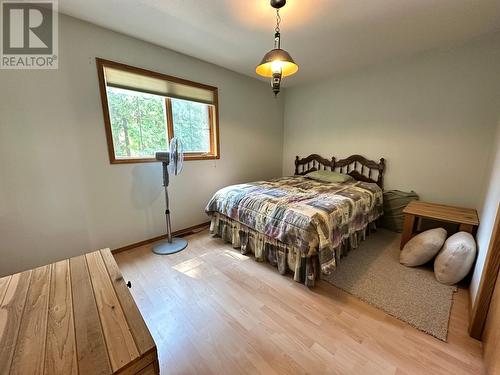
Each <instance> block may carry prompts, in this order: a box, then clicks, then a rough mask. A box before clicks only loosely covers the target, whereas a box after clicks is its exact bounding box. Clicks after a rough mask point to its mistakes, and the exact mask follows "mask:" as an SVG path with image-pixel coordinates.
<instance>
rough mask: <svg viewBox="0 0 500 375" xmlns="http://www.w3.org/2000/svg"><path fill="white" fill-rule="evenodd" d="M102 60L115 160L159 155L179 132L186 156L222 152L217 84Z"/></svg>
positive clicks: (110, 146) (193, 157) (99, 65)
mask: <svg viewBox="0 0 500 375" xmlns="http://www.w3.org/2000/svg"><path fill="white" fill-rule="evenodd" d="M96 61H97V69H98V75H99V85H100V91H101V101H102V106H103V114H104V124H105V127H106V136H107V141H108V152H109V158H110V161H111V163H137V162H150V161H155V159H154V155H155V152H156V151H160V150H166V149H168V144H169V141H170V139H172V137H174V136H175V137H177V138H178V139H180V140H181V141H182V143H183V145H184V156H185V159H186V160H201V159H218V158H219V142H218V115H217V113H218V108H217V88H216V87H212V86H207V85H203V84H200V83H195V82H191V81H187V80H183V79H180V78H175V77H170V76H166V75H164V74H160V73H155V72H150V71H147V70H144V69H140V68H134V67H131V66H128V65H123V64H119V63H115V62H112V61H107V60H102V59H96Z"/></svg>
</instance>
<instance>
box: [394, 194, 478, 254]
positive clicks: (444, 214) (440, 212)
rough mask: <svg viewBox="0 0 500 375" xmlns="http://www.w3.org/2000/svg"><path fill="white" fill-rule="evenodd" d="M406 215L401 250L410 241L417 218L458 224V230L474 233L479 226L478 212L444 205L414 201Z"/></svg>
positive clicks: (404, 211) (406, 209) (408, 206)
mask: <svg viewBox="0 0 500 375" xmlns="http://www.w3.org/2000/svg"><path fill="white" fill-rule="evenodd" d="M403 213H404V215H405V219H404V224H403V233H402V235H401V244H400V249H402V248H403V247H404V245H405V244H406V243H407V242H408V241H409V240H410V238H411V237H412V236H413V233H414V231H415V224H416V219H417V218H424V219H432V220H437V221H444V222H448V223H454V224H458V226H459V227H458V230H459V231H464V232H469V233H471V234H473V233H474V231H475V229H477V226H478V225H479V218H478V216H477V211H476V210H474V209H470V208H461V207H453V206H446V205H444V204H437V203H428V202H421V201H412V202H410V203H408V205H407V206H406V207H405V209H404V210H403Z"/></svg>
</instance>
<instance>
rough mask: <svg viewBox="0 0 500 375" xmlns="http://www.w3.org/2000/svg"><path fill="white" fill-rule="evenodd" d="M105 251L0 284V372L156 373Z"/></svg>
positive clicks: (140, 324)
mask: <svg viewBox="0 0 500 375" xmlns="http://www.w3.org/2000/svg"><path fill="white" fill-rule="evenodd" d="M158 373H159V367H158V357H157V353H156V345H155V343H154V341H153V339H152V337H151V335H150V333H149V331H148V328H147V326H146V324H145V323H144V320H143V319H142V316H141V314H140V312H139V309H138V308H137V306H136V304H135V302H134V300H133V299H132V295H131V294H130V292H129V290H128V288H127V284H126V283H125V281H124V280H123V277H122V274H121V272H120V270H119V268H118V266H117V264H116V262H115V260H114V258H113V256H112V255H111V252H110V250H109V249H105V250H100V251H95V252H93V253H89V254H86V255H82V256H78V257H75V258H71V259H67V260H63V261H60V262H56V263H52V264H49V265H46V266H43V267H38V268H35V269H33V270H28V271H25V272H21V273H17V274H14V275H10V276H6V277H3V278H1V279H0V374H30V375H31V374H51V375H52V374H64V375H66V374H81V375H87V374H89V375H90V374H92V375H94V374H103V375H105V374H142V375H145V374H158Z"/></svg>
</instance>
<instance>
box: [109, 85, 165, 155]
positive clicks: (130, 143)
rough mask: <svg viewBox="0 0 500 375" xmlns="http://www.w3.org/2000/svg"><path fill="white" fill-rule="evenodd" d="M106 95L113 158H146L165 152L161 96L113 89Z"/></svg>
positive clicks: (163, 109)
mask: <svg viewBox="0 0 500 375" xmlns="http://www.w3.org/2000/svg"><path fill="white" fill-rule="evenodd" d="M107 94H108V106H109V116H110V118H111V128H112V133H113V144H114V147H115V155H116V156H117V157H149V156H154V153H155V151H159V150H166V149H167V126H166V113H165V100H164V98H163V97H161V96H156V95H150V94H144V93H141V92H136V91H129V90H123V89H118V88H114V87H107Z"/></svg>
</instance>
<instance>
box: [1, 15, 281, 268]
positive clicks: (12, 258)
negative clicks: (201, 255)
mask: <svg viewBox="0 0 500 375" xmlns="http://www.w3.org/2000/svg"><path fill="white" fill-rule="evenodd" d="M59 35H60V41H59V45H60V60H59V69H58V70H56V71H5V70H2V71H0V87H1V90H0V113H1V116H0V239H1V240H0V275H4V274H7V273H11V272H15V271H19V270H22V269H26V268H29V267H33V266H36V265H40V264H43V263H46V262H49V261H54V260H56V259H61V258H65V257H69V256H72V255H75V254H80V253H82V252H85V251H88V250H91V249H95V248H100V247H111V248H116V247H119V246H123V245H126V244H130V243H133V242H137V241H141V240H144V239H147V238H150V237H153V236H157V235H160V234H162V233H163V232H164V217H163V209H164V208H163V207H164V200H163V191H162V187H161V168H160V165H159V164H156V163H154V164H131V165H110V164H109V161H108V156H107V148H106V141H105V134H104V125H103V119H102V109H101V104H100V98H99V91H98V85H97V74H96V67H95V57H96V56H98V57H103V58H106V59H110V60H115V61H119V62H124V63H127V64H130V65H134V66H139V67H143V68H146V69H151V70H156V71H159V72H162V73H166V74H171V75H174V76H178V77H182V78H188V79H191V80H194V81H198V82H202V83H206V84H210V85H214V86H218V87H219V102H220V140H221V159H220V160H219V161H190V162H187V163H186V164H185V169H184V171H183V173H182V174H181V175H180V176H178V177H174V178H172V180H171V188H170V194H171V198H172V199H171V206H172V207H171V208H172V211H173V227H174V229H179V228H183V227H188V226H191V225H195V224H198V223H201V222H204V221H207V217H206V215H205V213H204V211H203V209H204V206H205V204H206V202H207V201H208V199H209V197H210V196H211V194H212V193H213V192H214V191H215V190H216V189H218V188H219V187H222V186H224V185H228V184H232V183H237V182H243V181H249V180H255V179H263V178H269V177H275V176H278V175H280V174H281V165H282V162H281V157H282V134H283V133H282V131H283V130H282V124H283V122H282V112H283V111H282V104H281V103H280V101H279V100H278V101H276V100H274V99H273V96H272V93H271V92H270V89H269V87H268V84H267V83H265V82H260V81H257V80H254V79H251V78H248V77H245V76H242V75H240V74H236V73H234V72H231V71H229V70H226V69H223V68H220V67H217V66H215V65H212V64H208V63H205V62H202V61H200V60H197V59H194V58H191V57H188V56H185V55H181V54H179V53H176V52H173V51H170V50H167V49H163V48H160V47H158V46H154V45H152V44H149V43H146V42H142V41H139V40H136V39H133V38H130V37H127V36H124V35H121V34H117V33H114V32H111V31H109V30H106V29H103V28H99V27H97V26H93V25H91V24H88V23H85V22H82V21H78V20H76V19H74V18H70V17H67V16H61V17H60V31H59ZM257 151H258V152H257Z"/></svg>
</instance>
